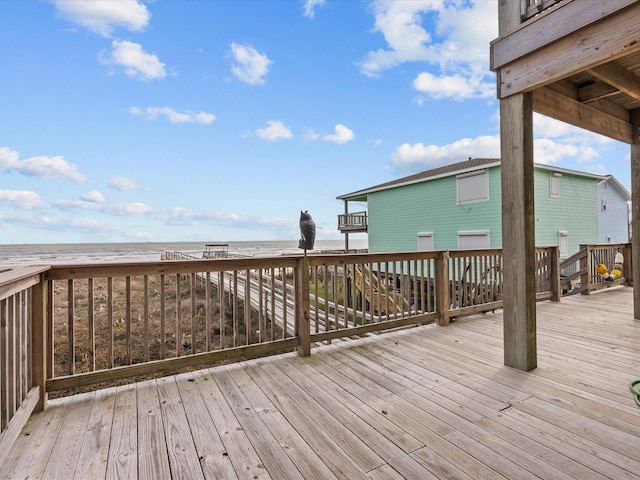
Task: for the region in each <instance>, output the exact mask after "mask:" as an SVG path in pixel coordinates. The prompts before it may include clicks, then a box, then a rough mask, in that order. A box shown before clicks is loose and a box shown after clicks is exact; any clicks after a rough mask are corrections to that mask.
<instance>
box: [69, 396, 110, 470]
mask: <svg viewBox="0 0 640 480" xmlns="http://www.w3.org/2000/svg"><path fill="white" fill-rule="evenodd" d="M115 393H116V389H115V388H105V389H103V390H98V391H97V392H96V395H95V398H94V401H93V405H92V409H91V414H90V416H89V420H88V422H87V428H86V430H85V431H84V435H83V440H82V447H81V448H80V455H79V457H78V464H77V465H76V470H75V472H74V475H73V478H76V479H78V480H83V479H86V478H105V476H106V473H107V459H108V457H109V443H110V438H111V424H112V422H113V414H114V408H115V398H116V395H115Z"/></svg>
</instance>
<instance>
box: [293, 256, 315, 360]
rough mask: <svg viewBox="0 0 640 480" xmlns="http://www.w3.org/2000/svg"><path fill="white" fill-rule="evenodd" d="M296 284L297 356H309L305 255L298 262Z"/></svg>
mask: <svg viewBox="0 0 640 480" xmlns="http://www.w3.org/2000/svg"><path fill="white" fill-rule="evenodd" d="M295 282H296V288H295V292H296V335H297V336H298V337H299V338H300V345H298V355H300V356H301V357H306V356H308V355H311V322H310V318H309V315H310V313H309V310H310V309H309V260H308V258H307V255H306V252H305V255H304V256H303V257H302V258H301V259H300V261H299V262H298V266H297V267H296V274H295Z"/></svg>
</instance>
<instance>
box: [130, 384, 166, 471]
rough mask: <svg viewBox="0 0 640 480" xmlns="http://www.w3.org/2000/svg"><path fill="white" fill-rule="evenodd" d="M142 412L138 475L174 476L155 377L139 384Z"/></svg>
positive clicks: (139, 415) (139, 407) (138, 410)
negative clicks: (170, 466)
mask: <svg viewBox="0 0 640 480" xmlns="http://www.w3.org/2000/svg"><path fill="white" fill-rule="evenodd" d="M136 387H137V388H136V391H137V404H136V407H137V412H138V418H137V421H138V478H139V479H149V480H154V479H157V478H170V477H171V470H170V468H169V455H168V453H167V442H166V440H165V435H164V424H163V421H162V412H161V410H160V398H159V395H158V388H157V385H156V382H155V381H154V380H150V381H147V382H142V383H139V384H137V385H136Z"/></svg>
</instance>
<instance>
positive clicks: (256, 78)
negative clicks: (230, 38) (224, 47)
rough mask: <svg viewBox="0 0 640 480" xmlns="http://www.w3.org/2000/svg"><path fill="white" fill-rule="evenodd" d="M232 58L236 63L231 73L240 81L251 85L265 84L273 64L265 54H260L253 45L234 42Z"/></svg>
mask: <svg viewBox="0 0 640 480" xmlns="http://www.w3.org/2000/svg"><path fill="white" fill-rule="evenodd" d="M231 56H232V57H233V60H234V62H235V63H234V64H233V65H232V66H231V71H232V72H233V74H234V75H235V76H236V77H237V78H238V80H240V81H241V82H244V83H248V84H249V85H262V84H264V82H265V78H264V77H265V76H266V75H267V73H268V72H269V65H271V64H272V63H273V62H272V61H271V60H269V58H268V57H267V56H266V55H265V54H263V53H260V52H258V51H257V50H256V49H255V48H253V47H252V46H251V45H240V44H238V43H235V42H234V43H232V44H231Z"/></svg>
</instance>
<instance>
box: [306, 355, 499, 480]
mask: <svg viewBox="0 0 640 480" xmlns="http://www.w3.org/2000/svg"><path fill="white" fill-rule="evenodd" d="M316 356H317V357H318V358H319V359H320V360H323V361H325V362H326V364H327V366H328V368H326V369H325V371H326V372H327V374H329V375H333V378H334V381H335V382H336V383H337V384H339V385H342V386H345V385H346V386H348V388H349V389H350V390H351V389H352V388H353V386H355V387H356V390H355V392H358V391H359V392H360V393H359V396H360V398H366V399H367V401H369V402H371V405H372V406H373V408H376V407H377V408H379V409H380V410H381V411H384V412H386V413H385V415H387V416H388V417H389V418H390V419H392V420H394V421H402V420H404V419H405V418H406V419H407V420H408V423H407V422H404V423H399V425H402V427H403V428H404V429H406V430H407V431H408V432H410V433H411V434H412V435H413V436H415V437H416V438H417V439H419V440H420V441H422V442H423V443H424V444H425V447H423V448H421V449H419V450H417V451H416V452H415V456H414V458H416V459H422V460H423V461H424V460H426V459H428V462H427V463H426V464H425V463H423V464H425V466H427V467H428V469H429V470H430V471H431V472H432V473H433V474H436V475H443V476H442V477H441V478H450V474H451V472H453V471H455V470H456V469H457V465H463V466H464V468H465V469H466V470H467V471H471V472H474V475H473V476H474V478H483V479H484V478H486V479H491V478H504V477H502V476H500V475H498V474H497V472H495V471H494V470H492V469H491V468H488V467H487V466H486V465H484V464H483V463H482V462H480V461H478V460H477V459H475V458H474V457H472V456H471V455H470V454H469V453H468V452H464V451H463V450H461V449H459V448H458V447H456V446H455V445H453V444H452V443H451V442H449V441H448V440H446V436H447V435H448V434H450V433H452V432H453V431H454V429H453V428H452V427H450V426H449V425H447V424H446V423H445V422H443V421H442V420H441V419H440V418H438V417H437V416H433V415H431V414H430V413H427V412H425V411H424V410H422V409H421V408H420V407H418V406H416V405H414V404H413V403H411V402H408V401H407V400H405V399H404V398H403V397H402V396H399V395H396V394H395V393H391V392H390V391H389V390H387V389H386V388H384V387H381V386H380V385H379V384H378V383H376V382H375V381H373V380H371V379H369V378H367V377H366V376H363V375H362V373H361V372H362V370H360V371H356V370H353V368H352V365H348V364H344V363H341V362H339V361H337V360H334V359H333V354H330V352H323V353H321V354H317V355H316ZM336 375H339V376H336ZM341 377H342V378H341ZM347 380H348V381H349V382H347ZM345 388H347V387H345ZM423 406H424V405H421V407H423ZM476 475H477V476H476Z"/></svg>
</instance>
